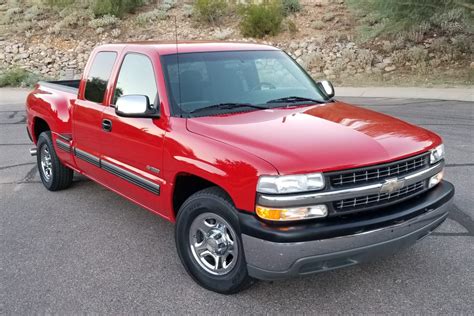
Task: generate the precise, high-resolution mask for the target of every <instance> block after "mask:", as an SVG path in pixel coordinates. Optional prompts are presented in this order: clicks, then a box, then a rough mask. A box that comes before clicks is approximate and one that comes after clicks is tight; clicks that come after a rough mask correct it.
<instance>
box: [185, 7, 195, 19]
mask: <svg viewBox="0 0 474 316" xmlns="http://www.w3.org/2000/svg"><path fill="white" fill-rule="evenodd" d="M193 13H194V7H193V6H192V5H190V4H184V5H183V16H185V17H187V18H190V17H192V16H193Z"/></svg>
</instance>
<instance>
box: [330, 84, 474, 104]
mask: <svg viewBox="0 0 474 316" xmlns="http://www.w3.org/2000/svg"><path fill="white" fill-rule="evenodd" d="M335 90H336V96H339V97H364V98H394V99H428V100H451V101H467V102H474V87H472V88H414V87H409V88H408V87H407V88H399V87H364V88H356V87H336V88H335Z"/></svg>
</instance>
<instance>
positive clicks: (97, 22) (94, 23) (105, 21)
mask: <svg viewBox="0 0 474 316" xmlns="http://www.w3.org/2000/svg"><path fill="white" fill-rule="evenodd" d="M118 21H119V19H118V18H117V17H116V16H114V15H104V16H102V17H100V18H97V19H94V20H91V21H89V26H90V27H92V28H99V27H106V26H112V25H115V24H117V22H118Z"/></svg>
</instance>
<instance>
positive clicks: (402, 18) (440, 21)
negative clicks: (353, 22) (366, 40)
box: [347, 0, 474, 40]
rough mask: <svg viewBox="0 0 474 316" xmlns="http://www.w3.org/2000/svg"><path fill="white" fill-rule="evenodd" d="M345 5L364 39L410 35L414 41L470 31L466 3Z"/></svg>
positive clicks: (374, 0) (422, 0)
mask: <svg viewBox="0 0 474 316" xmlns="http://www.w3.org/2000/svg"><path fill="white" fill-rule="evenodd" d="M347 3H348V5H349V8H351V10H353V11H354V12H356V14H358V15H359V16H360V21H361V23H362V29H361V30H362V31H363V32H364V33H366V34H368V35H369V36H367V37H374V36H378V35H380V34H387V35H392V36H396V35H399V34H400V33H405V34H408V33H410V32H411V35H410V37H411V38H414V39H415V40H416V39H419V37H420V34H425V33H427V32H429V31H436V32H437V33H441V34H453V33H455V32H472V31H473V25H474V21H473V14H472V12H473V11H472V5H470V4H469V0H457V1H452V0H391V1H380V0H348V1H347ZM470 8H471V9H470ZM371 30H372V32H370V31H371ZM414 35H416V36H414Z"/></svg>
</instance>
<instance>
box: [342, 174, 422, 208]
mask: <svg viewBox="0 0 474 316" xmlns="http://www.w3.org/2000/svg"><path fill="white" fill-rule="evenodd" d="M425 183H426V181H425V180H424V181H420V182H417V183H414V184H412V185H409V186H406V187H404V188H401V189H399V190H397V191H394V192H392V193H379V194H373V195H366V196H359V197H356V198H351V199H344V200H339V201H335V202H333V207H334V210H335V211H336V212H337V213H339V212H349V211H353V210H359V209H361V208H363V209H368V208H371V207H374V206H377V207H380V206H383V205H384V204H391V203H392V202H396V201H398V200H402V199H406V198H409V197H412V196H415V195H417V194H418V193H420V192H422V191H424V189H425Z"/></svg>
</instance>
